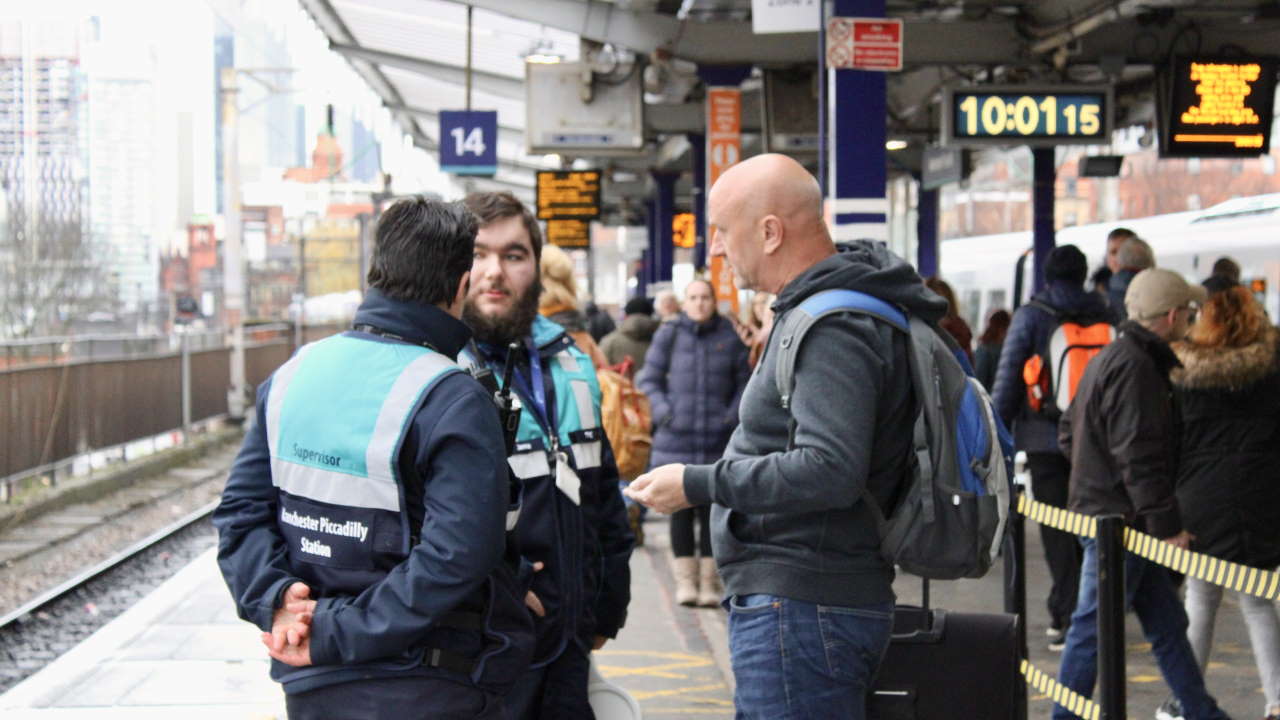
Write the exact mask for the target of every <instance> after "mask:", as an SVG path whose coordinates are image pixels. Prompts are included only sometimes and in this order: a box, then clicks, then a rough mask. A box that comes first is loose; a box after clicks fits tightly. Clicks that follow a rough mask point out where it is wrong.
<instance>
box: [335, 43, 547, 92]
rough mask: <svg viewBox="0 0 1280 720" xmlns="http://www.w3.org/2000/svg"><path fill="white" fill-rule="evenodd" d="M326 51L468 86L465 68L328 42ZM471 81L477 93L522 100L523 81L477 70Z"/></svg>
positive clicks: (474, 71)
mask: <svg viewBox="0 0 1280 720" xmlns="http://www.w3.org/2000/svg"><path fill="white" fill-rule="evenodd" d="M329 49H330V50H332V51H334V52H336V53H338V54H340V55H342V56H343V57H345V58H348V59H359V60H366V61H368V62H371V63H375V64H377V65H385V66H387V67H393V68H399V69H401V70H407V71H409V72H412V73H418V74H419V75H425V76H427V77H431V78H435V79H437V80H440V81H441V82H446V83H449V84H451V85H465V84H466V82H467V71H466V68H462V67H459V66H457V65H450V64H448V63H442V62H436V61H434V60H427V59H425V58H420V57H414V56H410V55H400V54H399V53H392V52H386V51H384V50H373V49H371V48H367V47H363V46H361V45H345V44H342V43H336V42H333V41H330V42H329ZM471 79H472V83H473V86H474V87H475V89H476V90H479V91H480V92H484V93H488V94H490V95H496V96H498V97H504V98H510V99H513V100H524V98H525V95H524V81H523V80H520V79H517V78H512V77H507V76H506V75H498V74H496V73H489V72H482V71H479V70H472V71H471Z"/></svg>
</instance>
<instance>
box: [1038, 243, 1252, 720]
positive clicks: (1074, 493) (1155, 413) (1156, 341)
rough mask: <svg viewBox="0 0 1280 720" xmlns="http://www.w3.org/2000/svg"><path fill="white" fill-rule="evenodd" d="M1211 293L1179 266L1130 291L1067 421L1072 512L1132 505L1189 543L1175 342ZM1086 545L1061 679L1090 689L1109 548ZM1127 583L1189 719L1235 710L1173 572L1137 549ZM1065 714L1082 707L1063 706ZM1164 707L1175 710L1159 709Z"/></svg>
mask: <svg viewBox="0 0 1280 720" xmlns="http://www.w3.org/2000/svg"><path fill="white" fill-rule="evenodd" d="M1205 297H1206V293H1205V290H1204V288H1202V287H1200V286H1199V285H1190V284H1188V283H1187V281H1186V280H1184V279H1183V278H1182V276H1181V275H1179V274H1178V273H1175V272H1172V271H1169V270H1162V269H1158V268H1151V269H1148V270H1143V271H1142V272H1140V273H1138V275H1137V276H1135V277H1134V278H1133V282H1132V283H1130V285H1129V289H1128V291H1127V292H1126V293H1125V297H1124V303H1125V309H1126V310H1128V313H1129V320H1127V321H1126V322H1125V323H1124V324H1122V325H1121V326H1120V337H1119V338H1117V339H1116V341H1115V342H1113V343H1111V344H1110V345H1108V346H1107V347H1106V348H1104V349H1103V350H1102V352H1101V353H1099V354H1098V356H1097V357H1095V358H1094V359H1093V361H1092V362H1090V363H1089V366H1088V367H1087V368H1085V371H1084V377H1083V378H1081V380H1080V387H1079V390H1078V391H1077V393H1076V398H1075V401H1074V402H1072V403H1071V406H1070V407H1069V408H1068V409H1067V412H1066V413H1064V414H1063V416H1062V422H1061V424H1060V425H1059V428H1058V444H1059V445H1060V446H1061V447H1062V451H1063V453H1065V454H1066V456H1067V457H1068V458H1070V459H1071V493H1070V499H1069V501H1068V507H1069V508H1070V509H1071V510H1074V511H1075V512H1078V513H1082V514H1085V515H1106V514H1113V513H1114V514H1121V515H1123V516H1124V518H1125V522H1126V524H1127V525H1129V526H1130V527H1133V528H1136V529H1137V530H1140V531H1142V532H1145V533H1147V534H1150V535H1153V536H1155V537H1157V538H1160V539H1162V540H1164V541H1165V542H1167V543H1169V544H1171V545H1175V546H1177V547H1180V548H1184V549H1185V548H1188V547H1189V546H1190V544H1191V540H1192V539H1193V537H1192V535H1191V534H1190V533H1188V532H1187V531H1186V530H1185V529H1184V528H1183V524H1182V517H1181V513H1180V512H1179V510H1178V499H1177V495H1175V494H1174V481H1175V479H1176V478H1177V467H1176V464H1177V447H1176V444H1177V439H1178V433H1177V427H1178V419H1177V417H1176V416H1175V413H1176V408H1175V406H1174V404H1173V402H1172V399H1171V398H1172V396H1173V388H1172V386H1171V385H1170V383H1169V371H1170V370H1172V369H1173V368H1175V367H1179V363H1178V358H1177V356H1175V355H1174V354H1173V351H1172V350H1171V349H1170V348H1169V343H1170V342H1172V341H1175V340H1180V339H1182V337H1183V336H1184V335H1186V333H1187V328H1188V327H1190V325H1191V322H1192V321H1193V320H1194V318H1195V313H1196V310H1197V306H1198V304H1199V303H1202V302H1204V301H1205ZM1081 545H1083V546H1084V561H1083V563H1082V565H1081V568H1080V594H1079V597H1078V598H1077V599H1076V610H1075V614H1074V615H1073V616H1072V618H1071V627H1070V629H1069V630H1068V631H1067V638H1066V648H1065V649H1064V650H1063V653H1062V665H1061V666H1060V667H1059V668H1058V682H1060V683H1062V684H1063V685H1065V686H1067V687H1069V688H1071V689H1072V690H1074V691H1076V692H1077V693H1079V694H1081V695H1083V696H1085V697H1089V696H1091V695H1092V694H1093V685H1094V682H1095V680H1096V677H1097V642H1098V551H1097V545H1096V543H1095V541H1094V540H1093V539H1092V538H1083V539H1081ZM1124 584H1125V598H1126V599H1127V601H1128V602H1129V604H1130V605H1131V606H1132V607H1133V610H1134V612H1135V613H1136V614H1137V615H1138V620H1139V621H1140V622H1141V623H1142V631H1143V633H1144V634H1145V635H1146V637H1147V639H1148V640H1149V641H1151V645H1152V650H1151V652H1152V654H1153V655H1155V659H1156V664H1157V665H1159V666H1160V672H1161V674H1162V675H1163V676H1164V678H1165V681H1166V682H1167V683H1169V688H1170V690H1172V691H1173V695H1174V697H1175V698H1177V700H1178V702H1179V703H1180V704H1181V708H1182V710H1183V715H1182V716H1181V717H1185V718H1186V719H1187V720H1202V719H1209V720H1221V719H1222V718H1226V717H1227V716H1226V714H1224V713H1223V712H1222V710H1221V709H1220V708H1219V707H1218V704H1217V702H1216V701H1215V700H1214V699H1213V698H1212V697H1211V696H1210V695H1209V692H1208V690H1206V689H1205V685H1204V677H1203V675H1202V674H1201V672H1200V666H1199V664H1197V663H1196V659H1195V655H1194V654H1193V653H1192V651H1191V644H1190V643H1189V642H1188V641H1187V613H1186V610H1185V609H1184V608H1183V606H1182V603H1181V602H1180V601H1179V600H1178V595H1177V592H1176V591H1175V590H1174V587H1173V583H1172V581H1171V579H1170V576H1169V573H1168V572H1166V571H1165V570H1164V568H1162V567H1160V566H1158V565H1155V564H1153V563H1150V562H1148V561H1146V560H1144V559H1142V558H1140V557H1138V556H1137V555H1133V554H1126V555H1125V564H1124ZM1165 711H1166V708H1164V707H1163V706H1162V708H1161V712H1165ZM1053 717H1054V719H1055V720H1065V719H1066V718H1071V717H1075V716H1074V715H1072V714H1071V712H1070V711H1068V710H1067V709H1066V708H1064V707H1062V706H1060V705H1055V706H1054V709H1053ZM1156 717H1157V718H1164V719H1165V720H1168V719H1169V718H1173V717H1175V716H1174V715H1171V714H1167V713H1166V714H1164V715H1161V714H1160V713H1159V712H1158V713H1157V715H1156Z"/></svg>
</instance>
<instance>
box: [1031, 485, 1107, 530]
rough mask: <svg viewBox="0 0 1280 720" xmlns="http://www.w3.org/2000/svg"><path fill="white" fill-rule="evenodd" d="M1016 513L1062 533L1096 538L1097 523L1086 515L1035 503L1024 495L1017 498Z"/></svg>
mask: <svg viewBox="0 0 1280 720" xmlns="http://www.w3.org/2000/svg"><path fill="white" fill-rule="evenodd" d="M1018 512H1019V513H1021V514H1023V515H1026V516H1027V517H1029V518H1031V519H1032V520H1035V521H1036V522H1038V523H1040V524H1041V525H1048V526H1049V527H1051V528H1057V529H1058V530H1061V531H1063V532H1069V533H1071V534H1072V535H1079V536H1080V537H1087V538H1091V537H1097V536H1098V521H1097V520H1095V519H1093V518H1092V517H1090V516H1088V515H1081V514H1080V513H1077V512H1071V511H1070V510H1066V509H1064V508H1060V507H1057V506H1055V505H1046V504H1044V503H1042V502H1036V501H1035V500H1032V499H1031V498H1029V497H1027V496H1026V494H1025V493H1024V494H1022V495H1019V496H1018Z"/></svg>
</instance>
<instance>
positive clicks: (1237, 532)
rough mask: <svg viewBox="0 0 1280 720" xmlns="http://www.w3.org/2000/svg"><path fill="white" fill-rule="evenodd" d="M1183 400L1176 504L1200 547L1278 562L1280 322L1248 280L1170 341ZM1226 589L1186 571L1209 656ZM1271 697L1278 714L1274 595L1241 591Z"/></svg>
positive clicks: (1237, 558) (1194, 628) (1192, 616)
mask: <svg viewBox="0 0 1280 720" xmlns="http://www.w3.org/2000/svg"><path fill="white" fill-rule="evenodd" d="M1172 348H1173V351H1174V353H1175V354H1177V356H1178V359H1179V360H1180V361H1181V362H1182V367H1181V368H1174V370H1173V372H1171V373H1170V379H1171V380H1172V381H1173V384H1174V388H1175V390H1176V392H1177V397H1178V400H1179V404H1180V406H1181V410H1182V432H1181V437H1182V447H1181V454H1180V456H1181V460H1180V463H1179V468H1178V483H1177V493H1178V505H1179V506H1180V507H1181V508H1182V521H1183V525H1184V526H1185V527H1186V528H1187V530H1188V531H1190V532H1191V534H1192V535H1194V536H1195V541H1194V542H1193V543H1192V549H1193V550H1197V551H1199V552H1202V553H1206V554H1208V555H1212V556H1213V557H1216V558H1222V559H1224V560H1230V561H1232V562H1237V563H1242V564H1244V565H1248V566H1251V567H1256V568H1261V569H1263V570H1275V569H1276V566H1277V565H1280V523H1277V522H1276V517H1277V516H1280V482H1277V481H1276V480H1277V478H1276V468H1280V332H1277V330H1276V329H1275V328H1273V327H1271V326H1270V325H1269V324H1268V323H1267V318H1266V315H1265V314H1264V313H1263V310H1262V306H1261V305H1260V304H1259V303H1258V302H1257V300H1255V299H1254V298H1253V296H1252V295H1250V294H1249V291H1248V290H1246V289H1245V288H1242V287H1238V286H1237V287H1233V288H1229V289H1226V290H1223V291H1221V292H1217V293H1214V294H1212V295H1211V296H1210V297H1209V300H1208V301H1207V302H1206V303H1205V306H1204V309H1203V310H1202V311H1201V319H1200V321H1199V322H1197V323H1196V324H1195V325H1193V326H1192V327H1191V331H1190V333H1189V334H1188V335H1187V339H1186V340H1185V341H1182V342H1176V343H1173V344H1172ZM1222 593H1223V590H1222V588H1221V587H1219V586H1217V585H1213V584H1211V583H1207V582H1205V581H1203V580H1200V579H1197V578H1195V577H1188V578H1187V598H1186V604H1187V617H1188V618H1189V620H1190V623H1191V624H1190V627H1189V628H1188V630H1187V636H1188V638H1189V639H1190V640H1191V649H1192V650H1193V651H1194V652H1195V655H1196V660H1197V661H1199V663H1200V669H1201V671H1202V672H1204V671H1205V670H1206V669H1207V667H1208V664H1209V652H1210V650H1211V648H1212V644H1213V625H1214V619H1215V617H1216V615H1217V611H1218V606H1219V605H1221V603H1222ZM1236 600H1237V601H1238V603H1239V605H1240V611H1241V613H1242V614H1243V615H1244V619H1245V625H1246V626H1247V627H1248V630H1249V640H1250V642H1251V643H1252V645H1253V656H1254V659H1255V660H1256V661H1257V663H1258V674H1259V676H1260V677H1261V679H1262V690H1263V693H1264V695H1265V698H1266V707H1265V708H1264V710H1263V713H1264V715H1265V716H1266V717H1267V718H1270V719H1276V718H1280V618H1277V615H1276V607H1275V604H1274V603H1271V602H1269V601H1267V600H1264V599H1262V598H1259V597H1255V596H1253V595H1249V594H1247V593H1236Z"/></svg>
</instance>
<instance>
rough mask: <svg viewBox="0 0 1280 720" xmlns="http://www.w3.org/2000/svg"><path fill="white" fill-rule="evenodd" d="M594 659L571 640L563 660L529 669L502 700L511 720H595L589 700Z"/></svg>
mask: <svg viewBox="0 0 1280 720" xmlns="http://www.w3.org/2000/svg"><path fill="white" fill-rule="evenodd" d="M590 672H591V656H590V655H588V654H587V653H586V652H584V651H583V650H582V649H581V648H579V647H578V646H577V644H575V643H574V642H573V641H572V640H570V641H569V645H568V647H566V648H565V649H564V652H563V653H561V654H560V657H558V658H556V659H555V660H552V661H551V662H550V663H548V664H546V665H544V666H542V667H540V668H536V669H532V670H526V671H525V672H524V674H523V675H521V676H520V679H519V680H517V681H516V684H515V687H513V688H511V691H510V692H508V693H507V696H506V697H505V698H504V699H503V702H504V703H505V705H506V709H507V717H508V718H510V720H595V718H596V716H595V713H594V712H592V710H591V703H590V701H589V700H588V699H587V680H588V678H589V676H590Z"/></svg>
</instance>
